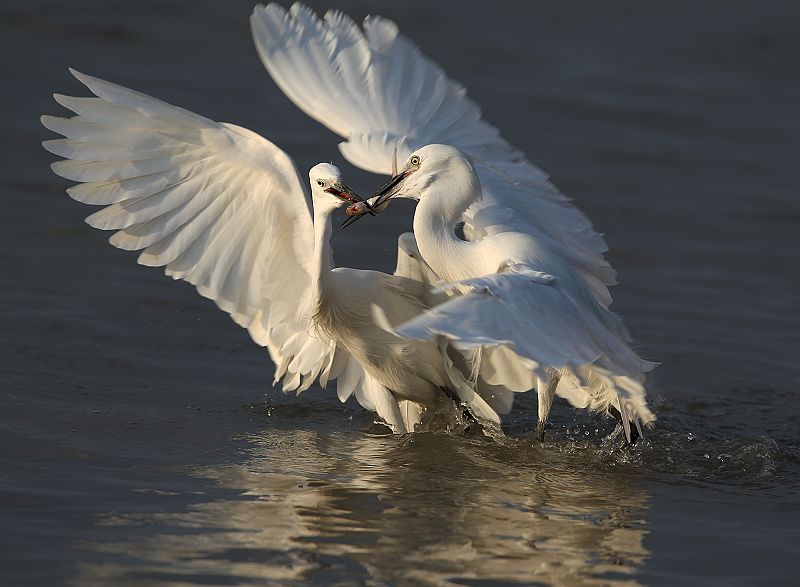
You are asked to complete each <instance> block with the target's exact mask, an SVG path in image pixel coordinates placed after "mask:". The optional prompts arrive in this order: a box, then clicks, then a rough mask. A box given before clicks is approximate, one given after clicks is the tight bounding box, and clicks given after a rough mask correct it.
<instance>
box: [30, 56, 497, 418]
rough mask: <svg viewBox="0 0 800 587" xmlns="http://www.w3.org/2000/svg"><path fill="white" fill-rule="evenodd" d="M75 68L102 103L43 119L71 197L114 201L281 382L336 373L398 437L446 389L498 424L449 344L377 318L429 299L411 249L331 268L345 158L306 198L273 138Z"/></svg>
mask: <svg viewBox="0 0 800 587" xmlns="http://www.w3.org/2000/svg"><path fill="white" fill-rule="evenodd" d="M72 73H73V75H75V77H76V78H78V80H80V81H81V82H82V83H83V84H85V85H86V86H87V87H88V88H89V89H90V90H91V91H92V92H93V93H94V94H95V96H96V97H92V98H74V97H68V96H62V95H56V96H55V98H56V101H57V102H58V103H60V104H61V105H62V106H65V107H66V108H68V109H70V110H72V111H73V112H75V113H76V114H77V116H75V117H72V118H58V117H53V116H43V117H42V123H43V124H44V126H45V127H47V128H48V129H50V130H52V131H55V132H57V133H60V134H62V135H63V136H64V137H65V138H63V139H55V140H49V141H45V142H44V143H43V144H44V146H45V148H46V149H47V150H49V151H51V152H52V153H55V154H57V155H60V156H62V157H65V158H66V160H63V161H58V162H56V163H54V164H53V165H52V168H53V171H55V172H56V173H57V174H58V175H61V176H62V177H65V178H67V179H71V180H74V181H78V182H82V183H79V184H78V185H76V186H73V187H71V188H69V189H68V190H67V191H68V193H69V195H70V196H72V197H73V198H74V199H76V200H78V201H80V202H83V203H86V204H94V205H101V206H104V208H102V209H101V210H100V211H98V212H96V213H94V214H92V215H91V216H89V217H88V218H87V222H88V223H89V224H90V225H91V226H93V227H95V228H100V229H105V230H116V231H117V232H116V233H115V234H114V235H113V236H112V237H111V239H110V242H111V244H113V245H114V246H117V247H119V248H122V249H127V250H141V251H142V252H141V254H140V255H139V263H141V264H143V265H150V266H164V267H165V270H166V273H167V275H169V276H171V277H173V278H174V279H184V280H186V281H188V282H189V283H192V284H194V285H195V286H196V287H197V290H198V292H199V293H200V294H201V295H203V296H205V297H207V298H210V299H212V300H214V302H216V304H217V305H218V306H219V307H220V308H221V309H223V310H224V311H226V312H228V313H229V314H230V316H231V318H233V320H234V321H235V322H236V323H237V324H239V325H241V326H243V327H245V328H247V330H248V332H249V333H250V336H251V337H252V338H253V340H254V341H255V342H257V343H258V344H260V345H262V346H265V347H267V349H268V351H269V353H270V355H271V357H272V359H273V361H274V362H275V365H276V371H275V379H276V381H278V380H279V379H283V389H284V390H286V391H292V390H296V391H297V392H298V393H300V392H301V391H303V390H305V389H307V388H308V387H309V386H310V385H311V384H312V383H313V382H314V381H315V380H319V381H320V383H321V384H322V385H323V386H324V385H325V384H326V382H327V381H328V380H329V379H334V378H338V381H337V382H338V394H339V397H340V399H341V400H342V401H345V400H346V399H347V398H348V397H350V395H355V396H356V398H357V399H358V401H359V402H360V403H361V404H362V405H363V406H364V407H366V408H367V409H370V410H374V411H376V412H377V413H378V415H379V416H380V417H381V418H382V419H383V420H384V421H385V422H386V423H387V424H389V425H390V426H391V427H392V429H393V430H394V431H396V432H406V431H408V430H413V429H414V425H415V424H416V423H418V422H419V421H420V419H421V418H422V415H423V410H424V408H425V407H431V408H438V407H439V406H441V405H443V402H446V401H447V400H446V394H447V393H449V394H450V395H452V396H456V397H458V398H459V399H460V400H461V401H463V402H464V403H465V404H466V405H467V406H468V407H469V408H470V409H471V410H472V411H473V413H474V414H475V415H477V416H479V417H482V418H485V419H487V420H494V421H499V420H498V417H497V415H496V413H495V412H494V410H492V409H491V408H490V407H489V405H488V404H487V403H486V402H484V401H483V400H482V399H481V398H480V397H479V396H477V395H476V394H475V393H474V391H472V389H471V388H470V387H469V385H468V384H467V382H466V380H464V379H463V377H459V373H457V372H456V370H455V368H454V367H452V365H451V363H450V359H448V357H447V350H448V349H447V348H446V347H445V346H442V345H439V344H436V343H433V342H428V341H409V340H399V339H398V338H397V337H394V336H391V335H389V334H388V333H387V332H386V331H384V330H382V329H381V328H379V327H378V326H377V325H376V324H375V323H374V321H373V320H372V314H371V310H370V307H371V304H377V305H378V306H380V307H381V308H382V309H383V310H384V311H386V312H387V314H388V315H389V316H391V318H390V320H391V321H393V322H394V323H400V322H403V321H406V320H409V319H411V318H413V317H414V316H416V315H418V314H419V313H420V312H421V311H422V310H423V309H425V305H424V302H423V301H422V298H423V297H424V295H425V291H424V290H425V284H424V283H422V282H421V281H419V280H414V279H412V278H411V277H413V276H414V272H415V271H418V270H417V269H415V268H414V264H415V261H414V260H413V259H414V255H415V251H414V250H411V249H408V246H409V245H408V244H406V245H404V244H403V241H401V250H400V251H399V252H398V255H399V262H398V270H397V275H386V274H384V273H380V272H376V271H359V270H354V269H347V268H338V269H337V268H334V265H333V256H332V251H331V247H330V235H331V214H332V212H333V211H334V210H335V209H336V208H338V207H340V206H342V205H344V204H350V203H352V202H357V201H358V199H359V198H358V196H357V195H356V194H355V193H354V192H353V191H352V190H351V189H350V188H349V187H348V186H347V185H346V184H345V183H344V182H343V181H342V178H341V174H340V172H339V170H338V169H337V168H336V167H334V166H333V165H329V164H319V165H316V166H315V167H313V168H312V169H311V171H310V172H309V179H310V182H311V190H310V196H311V197H309V192H308V190H307V189H306V188H305V187H304V182H303V181H301V179H300V177H299V175H298V173H297V169H296V168H295V165H294V163H293V162H292V160H291V159H290V158H289V157H288V156H287V155H286V153H284V152H283V151H281V150H280V149H279V148H278V147H276V146H275V145H273V144H272V143H271V142H269V141H267V140H266V139H264V138H263V137H261V136H259V135H257V134H255V133H253V132H251V131H249V130H247V129H244V128H241V127H238V126H235V125H232V124H220V123H217V122H214V121H212V120H209V119H207V118H204V117H202V116H198V115H196V114H193V113H191V112H188V111H187V110H183V109H181V108H177V107H175V106H171V105H169V104H166V103H165V102H162V101H160V100H156V99H155V98H151V97H149V96H145V95H144V94H141V93H139V92H135V91H133V90H129V89H127V88H123V87H121V86H118V85H115V84H112V83H109V82H106V81H103V80H100V79H97V78H94V77H91V76H88V75H84V74H81V73H79V72H77V71H72ZM312 209H313V212H312ZM312 213H313V218H312ZM404 272H405V273H407V274H409V275H410V277H404V276H403V273H404ZM451 352H452V351H451Z"/></svg>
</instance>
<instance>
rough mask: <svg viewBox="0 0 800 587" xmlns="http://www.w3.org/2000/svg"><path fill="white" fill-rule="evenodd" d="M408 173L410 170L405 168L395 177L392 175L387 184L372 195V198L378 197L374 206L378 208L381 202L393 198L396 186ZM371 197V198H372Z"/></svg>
mask: <svg viewBox="0 0 800 587" xmlns="http://www.w3.org/2000/svg"><path fill="white" fill-rule="evenodd" d="M407 175H408V170H407V169H404V170H403V171H401V172H400V173H398V174H397V175H395V176H394V177H392V178H391V179H390V180H389V181H388V182H387V183H386V185H385V186H383V187H382V188H381V189H379V190H378V191H377V192H375V193H374V194H373V195H372V198H376V200H375V203H374V204H372V207H373V208H377V207H378V206H380V205H381V204H383V203H384V202H385V201H386V200H388V199H389V198H391V197H392V196H393V195H394V193H393V192H394V188H396V187H397V186H398V185H399V184H400V182H401V181H403V180H404V179H405V178H406V176H407ZM372 198H370V200H371V199H372Z"/></svg>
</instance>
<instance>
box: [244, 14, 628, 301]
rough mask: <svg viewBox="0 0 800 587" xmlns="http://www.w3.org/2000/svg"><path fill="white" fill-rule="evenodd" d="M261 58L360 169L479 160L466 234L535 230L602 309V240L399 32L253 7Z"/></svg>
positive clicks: (386, 24) (377, 21)
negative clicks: (435, 148)
mask: <svg viewBox="0 0 800 587" xmlns="http://www.w3.org/2000/svg"><path fill="white" fill-rule="evenodd" d="M251 25H252V30H253V38H254V40H255V44H256V49H257V50H258V54H259V55H260V57H261V60H262V61H263V63H264V65H265V67H266V68H267V71H269V73H270V75H271V76H272V78H273V79H274V80H275V83H277V84H278V86H279V87H280V88H281V90H283V92H284V93H285V94H286V95H287V96H288V97H289V98H290V99H291V100H292V101H293V102H294V103H295V104H296V105H297V106H298V107H300V108H301V109H302V110H303V111H304V112H305V113H306V114H308V115H309V116H311V117H312V118H314V119H316V120H318V121H319V122H321V123H322V124H324V125H325V126H327V127H328V128H329V129H331V130H332V131H334V132H336V133H338V134H339V135H341V136H343V137H345V138H346V141H344V142H342V143H341V144H340V149H341V151H342V154H343V155H344V156H345V157H346V158H347V159H348V160H349V161H350V162H351V163H353V164H354V165H357V166H359V167H362V168H363V169H366V170H368V171H372V172H375V173H382V174H389V173H390V172H391V170H392V160H393V155H394V150H395V148H396V149H397V157H398V158H399V159H400V160H401V161H404V160H405V159H406V158H407V157H408V156H409V155H410V153H411V152H412V151H414V150H415V149H417V148H419V147H422V146H425V145H428V144H432V143H443V144H448V145H452V146H454V147H457V148H458V149H460V150H461V151H463V152H464V153H466V154H467V155H468V156H469V157H470V158H471V159H472V161H473V164H474V166H475V169H476V170H477V172H478V175H479V176H480V180H481V186H482V188H483V192H484V200H483V201H482V202H479V203H477V204H475V205H474V206H473V207H472V208H470V210H469V211H467V213H466V214H465V221H466V226H465V233H466V234H467V235H468V237H470V238H471V239H474V240H477V239H479V238H481V237H482V236H484V235H486V234H491V233H493V232H502V231H507V230H515V231H521V232H527V231H529V230H536V231H537V232H538V233H540V234H544V235H547V237H548V238H549V239H550V240H551V241H552V243H551V246H552V248H554V249H555V250H558V251H559V252H560V253H561V255H562V256H563V257H564V258H565V260H567V261H568V262H570V263H571V264H572V265H573V266H574V267H575V269H576V270H577V271H579V272H580V273H581V274H582V275H583V276H584V277H585V278H586V279H587V281H588V282H589V284H590V285H591V286H592V289H593V291H595V294H596V295H597V298H598V301H600V302H601V303H603V304H604V305H608V303H610V301H611V298H610V296H609V294H608V290H607V287H606V286H608V285H611V284H613V283H614V278H615V273H614V270H613V269H612V268H611V266H610V265H609V264H608V262H607V261H606V260H605V259H604V258H603V254H604V253H605V251H606V250H607V247H606V245H605V242H604V241H603V238H602V237H601V236H600V235H599V234H598V233H597V232H595V231H594V229H593V228H592V225H591V223H590V222H589V220H588V219H587V218H586V216H585V215H584V214H583V213H582V212H581V211H580V210H578V209H577V208H576V207H575V206H573V205H572V204H571V203H570V201H569V200H568V199H567V198H566V197H565V196H563V195H562V194H561V193H560V192H559V191H558V189H556V188H555V186H553V184H551V183H550V182H549V181H548V178H547V175H546V174H545V173H544V172H542V171H541V170H540V169H538V168H537V167H536V166H534V165H533V164H531V163H530V162H529V161H528V160H527V159H526V158H525V156H524V154H522V153H521V152H520V151H518V150H517V149H515V148H514V147H512V146H511V145H510V144H509V143H508V142H507V141H506V140H505V139H503V137H501V136H500V134H499V131H498V130H497V129H496V128H494V127H493V126H491V125H489V124H487V123H486V122H485V121H483V120H482V119H481V112H480V109H479V108H478V106H477V105H476V104H475V103H474V102H473V101H472V100H471V99H470V98H469V97H467V95H466V90H465V89H464V87H463V86H462V85H461V84H459V83H457V82H455V81H453V80H451V79H449V78H448V77H447V76H446V75H445V73H444V71H443V70H442V69H441V68H440V67H439V66H438V65H436V64H435V63H434V62H432V61H431V60H430V59H428V58H427V57H425V56H424V55H423V54H422V53H421V52H420V51H419V49H418V48H417V47H416V46H415V45H414V44H413V43H412V42H411V41H409V40H408V39H406V38H405V37H403V36H402V35H400V34H399V33H398V29H397V26H396V25H395V24H394V23H393V22H391V21H389V20H386V19H383V18H380V17H375V16H370V17H367V18H366V19H365V20H364V24H363V31H362V29H361V28H359V27H358V25H356V24H355V23H354V22H353V21H352V20H351V19H350V18H349V17H347V16H346V15H344V14H342V13H341V12H338V11H329V12H327V13H326V14H325V16H324V19H320V18H318V17H317V16H316V15H315V14H314V12H312V11H311V10H310V9H308V8H306V7H305V6H303V5H301V4H294V5H293V6H292V7H291V9H290V10H289V11H288V12H287V11H286V10H285V9H284V8H283V7H281V6H280V5H277V4H269V5H268V6H257V7H256V8H255V11H254V12H253V15H252V17H251Z"/></svg>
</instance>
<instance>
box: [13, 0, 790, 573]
mask: <svg viewBox="0 0 800 587" xmlns="http://www.w3.org/2000/svg"><path fill="white" fill-rule="evenodd" d="M320 4H321V3H320ZM340 6H342V7H343V8H345V9H346V10H347V11H348V12H349V13H350V14H352V15H353V16H355V17H358V18H360V17H362V16H364V15H365V14H366V13H367V12H369V11H374V12H380V13H383V14H385V15H386V16H390V17H391V18H393V19H394V20H396V21H397V22H398V24H399V25H400V27H401V30H403V31H404V32H405V33H406V34H408V35H409V36H411V37H412V38H413V39H414V40H415V41H416V42H417V43H419V44H420V46H421V47H422V48H423V50H424V51H425V52H427V53H428V54H429V55H431V56H432V57H433V58H434V59H435V60H437V61H438V62H440V63H441V64H442V65H443V66H444V67H445V68H446V69H447V70H448V72H449V73H450V74H451V75H452V76H453V77H455V78H456V79H459V80H460V81H462V82H463V83H464V84H465V85H466V86H467V87H468V88H469V89H470V93H471V95H472V96H473V97H474V98H475V99H476V100H477V101H478V102H479V103H481V104H482V106H483V108H484V112H485V115H486V117H487V118H488V119H489V120H490V121H491V122H492V123H494V124H496V125H497V126H499V127H500V128H501V130H502V131H503V133H504V134H505V135H506V136H507V137H508V138H509V139H510V140H511V141H512V142H513V143H514V144H515V145H517V146H518V147H520V148H522V149H523V150H525V151H526V152H527V153H528V154H529V156H530V157H531V158H532V159H533V160H534V161H536V162H537V163H539V164H540V165H541V166H542V167H543V168H544V169H546V170H547V171H548V172H549V173H551V174H552V176H553V178H554V181H555V182H556V183H557V184H558V185H559V186H560V187H561V188H562V189H563V190H564V191H565V192H566V193H568V194H569V195H571V196H572V197H573V198H575V199H576V201H577V202H578V204H579V205H580V206H581V208H582V209H583V210H584V211H586V212H587V214H588V215H589V216H590V217H591V218H592V220H593V221H594V223H595V225H596V227H597V228H598V230H600V231H602V232H604V233H606V235H607V239H608V241H609V244H610V246H611V248H612V251H611V255H610V258H611V260H612V262H613V263H614V264H615V266H616V267H617V269H618V270H619V272H620V280H621V285H620V286H619V287H617V288H615V294H614V295H615V299H616V302H615V308H616V309H617V310H618V311H619V312H621V313H622V314H623V315H624V316H625V318H626V321H627V323H628V325H629V326H630V328H631V330H632V331H633V333H634V335H635V336H636V338H637V340H638V341H639V344H640V350H641V353H642V354H643V355H644V356H646V357H648V358H651V359H654V360H658V361H660V362H661V363H662V366H661V367H660V368H659V369H658V370H657V371H656V372H655V373H654V375H653V378H652V381H651V386H652V388H653V392H652V394H653V397H654V401H655V406H656V411H657V414H658V416H659V425H658V427H657V429H656V430H655V431H653V432H652V433H651V434H650V435H649V436H648V438H647V440H646V441H645V442H643V443H641V444H640V445H637V446H636V447H635V448H633V449H628V448H626V447H625V446H624V443H623V441H622V439H621V438H620V437H619V434H618V433H614V432H613V429H612V426H611V425H610V424H609V423H608V422H606V421H604V420H599V419H598V420H593V419H591V418H589V417H587V416H585V415H582V414H578V413H576V412H574V411H573V410H571V409H569V408H568V407H566V406H564V405H558V406H556V408H555V410H554V412H555V413H554V418H553V426H552V429H551V430H550V431H549V435H548V439H547V442H546V443H545V444H543V445H540V444H539V443H537V442H534V441H533V438H532V432H533V425H534V423H535V421H534V412H535V409H534V403H533V399H534V398H531V397H527V398H525V397H523V398H522V401H520V402H519V403H518V405H517V406H516V407H515V409H514V412H513V413H512V415H511V417H510V418H509V421H508V425H507V426H506V428H505V438H502V439H495V440H489V439H487V438H483V437H480V436H475V435H469V434H467V435H452V434H444V433H440V434H433V433H429V434H419V435H415V436H403V437H394V436H386V435H384V434H383V431H382V429H381V428H380V427H378V426H375V425H374V424H373V423H372V421H371V418H370V417H369V415H368V414H366V413H365V412H364V411H363V410H361V409H360V408H359V407H358V406H357V405H351V404H346V405H341V404H339V403H338V400H336V398H335V396H334V394H333V393H331V392H330V391H327V392H326V391H324V390H318V389H313V390H311V391H309V392H308V393H306V394H303V395H302V396H301V397H299V398H293V397H286V396H283V395H282V394H281V393H280V392H279V391H277V390H273V389H272V388H271V387H270V381H271V379H272V365H271V363H270V362H269V360H268V358H267V357H266V356H265V353H264V352H263V351H262V350H260V349H259V348H257V347H255V345H253V344H252V343H251V342H250V341H249V339H248V337H247V335H246V333H245V332H244V331H242V330H240V329H239V328H238V327H236V326H235V325H234V324H233V323H232V322H230V321H229V319H228V318H227V317H226V316H224V314H222V313H221V312H219V311H218V310H217V309H216V308H215V307H214V306H213V304H212V303H210V302H208V301H207V300H204V299H202V298H200V296H198V295H197V294H196V293H195V292H194V291H193V289H192V288H191V287H190V286H188V285H186V284H182V283H173V282H171V280H168V279H165V278H164V277H163V276H161V275H159V272H158V271H157V270H152V269H147V268H143V267H139V266H137V265H136V264H135V263H134V256H133V255H130V254H127V253H124V252H121V251H117V250H115V249H113V248H112V247H110V246H108V245H106V244H105V242H104V241H105V239H106V237H107V235H103V234H99V233H97V232H96V231H92V230H91V229H89V228H88V227H87V226H86V225H84V224H83V223H82V218H83V216H85V215H86V214H88V210H87V209H86V208H85V207H83V206H81V205H79V204H77V203H75V202H72V201H70V200H69V199H68V198H67V197H66V196H65V195H64V194H63V189H64V188H65V187H66V185H67V184H66V182H64V181H62V180H60V179H58V178H57V177H55V176H54V175H53V174H52V173H50V171H49V170H48V168H47V165H48V163H49V162H50V161H51V160H52V157H51V156H50V155H48V154H47V153H45V152H44V151H43V150H42V149H41V148H40V146H39V141H40V140H42V139H44V138H50V137H49V135H48V133H47V132H46V131H45V130H44V129H42V128H41V127H40V126H39V123H38V115H39V114H42V113H53V114H56V113H60V112H61V111H60V109H59V108H58V107H57V105H55V104H54V103H53V102H52V100H51V98H50V93H51V92H53V91H58V92H63V93H73V94H75V93H77V94H81V93H83V91H82V90H81V88H80V87H79V86H78V84H77V83H76V82H75V81H74V80H72V79H71V78H70V77H69V76H68V74H67V72H66V67H67V66H68V65H71V66H74V67H77V68H78V69H81V70H83V71H86V72H87V73H91V74H94V75H97V76H100V77H104V78H107V79H111V80H114V81H118V82H119V83H122V84H124V85H128V86H131V87H134V88H137V89H139V90H142V91H145V92H147V93H150V94H153V95H156V96H158V97H161V98H163V99H166V100H168V101H171V102H173V103H177V104H179V105H181V106H184V107H187V108H189V109H192V110H194V111H197V112H199V113H202V114H204V115H207V116H209V117H212V118H214V119H217V120H225V121H231V122H235V123H238V124H242V125H244V126H247V127H249V128H252V129H253V130H256V131H258V132H260V133H262V134H264V135H265V136H267V137H269V138H270V139H272V140H273V141H275V142H276V143H277V144H278V145H280V146H281V147H283V148H284V149H286V150H287V151H288V152H289V153H291V154H292V155H293V156H294V157H295V158H296V160H297V162H298V164H299V165H300V166H301V167H308V166H310V165H311V164H313V163H315V162H317V161H320V160H333V161H334V162H335V163H339V164H342V166H343V168H344V170H345V173H346V174H347V176H348V177H350V178H351V179H352V180H353V181H352V183H353V184H354V185H355V186H356V187H357V188H359V189H361V190H362V191H367V190H368V189H369V188H370V187H372V186H374V185H375V184H376V183H377V182H378V181H379V178H375V177H372V176H369V175H367V174H364V173H361V172H359V171H357V170H354V169H352V168H350V167H349V166H347V165H346V164H344V163H343V161H342V158H341V157H340V156H339V155H338V153H337V151H336V150H335V145H336V142H337V141H336V138H335V137H334V136H333V135H331V134H330V133H328V132H327V131H326V130H324V129H322V128H321V127H320V126H319V125H317V124H316V123H314V122H313V121H310V120H308V119H306V118H305V117H304V115H302V114H301V113H299V112H298V111H297V110H296V109H294V107H293V106H292V105H291V104H290V103H289V102H288V101H287V100H286V99H285V98H284V97H283V96H282V95H281V93H280V92H279V90H278V89H277V88H276V87H275V86H274V85H273V84H272V82H271V81H270V79H269V78H268V76H267V75H266V74H265V73H264V72H263V70H262V68H261V65H260V63H259V62H258V59H257V57H256V54H255V51H254V50H253V48H252V45H251V41H250V38H249V30H248V23H247V17H248V15H249V13H250V10H251V8H252V6H251V3H250V2H244V1H240V0H236V1H231V2H213V1H211V0H199V1H194V2H178V1H177V0H169V1H158V2H155V1H152V2H151V1H140V2H127V3H122V2H105V1H103V2H101V1H100V0H96V1H89V0H80V1H78V0H75V1H72V2H68V3H63V2H55V1H39V2H23V1H21V0H7V1H5V2H3V3H2V4H0V49H2V52H3V55H4V59H3V60H2V61H0V80H2V81H1V82H0V83H2V87H3V91H2V92H0V106H2V115H1V116H2V117H1V118H0V124H2V127H0V128H2V132H0V143H1V144H2V153H3V157H2V159H0V161H2V174H0V197H2V199H3V207H2V209H3V213H2V214H0V239H2V246H1V247H0V266H2V267H3V271H2V272H0V324H2V347H3V353H2V355H0V374H2V377H0V405H1V406H2V408H0V528H2V532H0V584H3V585H63V584H69V585H137V586H139V585H144V586H156V585H157V586H163V585H276V586H278V585H280V586H283V585H288V586H293V585H369V586H384V585H466V586H484V585H551V584H552V585H618V584H619V585H623V584H624V585H635V584H648V585H651V584H652V585H656V584H658V585H676V584H682V585H683V584H698V585H711V584H719V585H731V584H742V585H744V584H764V585H766V584H769V585H779V584H786V585H793V584H796V581H797V576H798V575H800V563H799V562H798V561H800V534H798V531H797V527H798V522H800V491H798V488H800V485H799V484H800V442H799V441H798V432H797V422H798V420H799V419H800V402H798V384H800V375H799V373H800V368H798V356H800V352H799V351H800V337H798V334H797V333H798V330H800V328H799V327H800V315H799V312H798V300H799V299H800V298H798V291H800V270H799V269H800V204H799V203H798V195H797V190H798V186H800V171H798V169H800V168H799V167H798V165H797V161H796V159H797V153H798V140H799V139H800V117H798V114H797V109H798V104H800V78H798V73H797V72H798V71H800V68H799V67H798V66H799V65H800V58H799V57H798V55H800V37H798V35H797V32H796V23H797V18H798V16H800V10H798V8H796V6H795V3H793V2H788V1H787V2H770V3H748V2H738V1H731V2H704V3H702V4H700V3H696V2H688V1H685V2H684V1H678V2H670V3H662V4H655V3H639V2H633V1H623V2H617V3H613V4H608V3H602V4H600V3H595V2H589V1H588V0H587V1H578V2H569V3H566V2H555V1H552V2H551V1H547V2H536V3H528V4H525V5H522V4H521V3H520V4H510V3H509V4H502V3H496V2H495V3H470V2H436V3H432V2H417V1H416V0H413V1H406V2H402V3H395V4H389V3H387V4H386V5H384V6H381V7H380V8H377V7H375V6H372V7H370V8H369V9H368V8H367V7H365V6H364V5H361V4H359V3H357V2H351V1H348V2H343V3H341V4H340ZM319 8H321V6H320V7H319ZM411 213H412V209H411V208H410V207H406V209H405V210H404V211H403V212H402V213H399V214H395V215H393V216H392V217H382V218H381V219H380V220H378V221H375V222H367V221H364V222H361V223H359V224H357V225H356V226H355V227H353V228H352V229H349V230H348V231H347V232H344V233H341V234H338V235H336V239H335V242H334V245H335V247H336V250H337V260H338V262H339V263H340V264H343V265H350V266H357V267H371V268H379V269H383V270H387V269H390V268H391V267H392V266H393V261H392V259H393V255H394V252H393V251H394V246H395V245H394V239H395V236H396V235H397V234H398V233H399V232H401V231H402V230H404V229H407V227H408V226H409V219H410V215H411Z"/></svg>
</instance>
